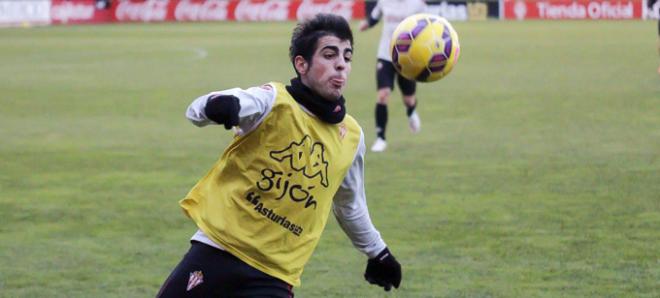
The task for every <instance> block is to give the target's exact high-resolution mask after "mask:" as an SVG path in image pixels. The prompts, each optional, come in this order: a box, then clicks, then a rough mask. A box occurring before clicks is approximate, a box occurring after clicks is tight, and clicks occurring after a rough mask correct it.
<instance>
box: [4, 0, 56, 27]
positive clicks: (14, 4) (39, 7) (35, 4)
mask: <svg viewBox="0 0 660 298" xmlns="http://www.w3.org/2000/svg"><path fill="white" fill-rule="evenodd" d="M48 23H50V1H49V0H3V1H0V26H21V25H23V26H27V25H32V24H48Z"/></svg>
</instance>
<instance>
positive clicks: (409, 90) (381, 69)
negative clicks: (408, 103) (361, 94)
mask: <svg viewBox="0 0 660 298" xmlns="http://www.w3.org/2000/svg"><path fill="white" fill-rule="evenodd" d="M394 77H396V80H397V83H398V85H399V88H401V94H403V95H414V94H415V87H417V83H416V82H415V81H411V80H408V79H406V78H404V77H402V76H400V75H399V73H397V72H396V69H394V65H392V62H389V61H386V60H383V59H378V62H377V63H376V85H377V86H378V90H380V89H383V88H386V87H387V88H390V89H391V90H394Z"/></svg>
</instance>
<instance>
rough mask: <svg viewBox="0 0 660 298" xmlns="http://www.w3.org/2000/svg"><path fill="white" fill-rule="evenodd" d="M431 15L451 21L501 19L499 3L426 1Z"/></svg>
mask: <svg viewBox="0 0 660 298" xmlns="http://www.w3.org/2000/svg"><path fill="white" fill-rule="evenodd" d="M426 4H427V6H428V11H429V13H432V14H437V15H439V16H442V17H444V18H446V19H447V20H450V21H467V20H486V19H488V18H498V17H499V2H497V1H426Z"/></svg>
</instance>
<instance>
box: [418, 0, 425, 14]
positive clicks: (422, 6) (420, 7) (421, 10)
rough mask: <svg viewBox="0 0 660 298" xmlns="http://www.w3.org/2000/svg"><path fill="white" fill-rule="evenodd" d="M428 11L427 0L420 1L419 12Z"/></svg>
mask: <svg viewBox="0 0 660 298" xmlns="http://www.w3.org/2000/svg"><path fill="white" fill-rule="evenodd" d="M427 12H428V6H427V5H426V2H424V1H421V0H420V1H419V5H418V7H417V13H427Z"/></svg>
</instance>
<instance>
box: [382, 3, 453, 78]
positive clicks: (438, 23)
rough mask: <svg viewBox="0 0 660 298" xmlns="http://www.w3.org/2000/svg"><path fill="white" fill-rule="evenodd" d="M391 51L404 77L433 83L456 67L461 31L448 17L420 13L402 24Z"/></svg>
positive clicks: (391, 44)
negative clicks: (455, 27) (457, 30)
mask: <svg viewBox="0 0 660 298" xmlns="http://www.w3.org/2000/svg"><path fill="white" fill-rule="evenodd" d="M390 51H391V53H392V64H393V65H394V68H396V70H397V72H399V74H401V75H402V76H403V77H404V78H406V79H409V80H415V81H419V82H433V81H437V80H439V79H442V78H443V77H444V76H446V75H447V74H449V72H450V71H451V70H452V69H453V68H454V65H455V64H456V62H457V61H458V56H459V54H460V45H459V43H458V34H457V33H456V31H455V30H454V28H453V27H452V26H451V24H450V23H449V22H448V21H447V20H446V19H445V18H443V17H441V16H437V15H431V14H424V13H420V14H415V15H412V16H409V17H407V18H405V19H404V20H403V21H402V22H401V23H399V25H398V26H397V27H396V29H395V30H394V34H392V41H391V43H390Z"/></svg>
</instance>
